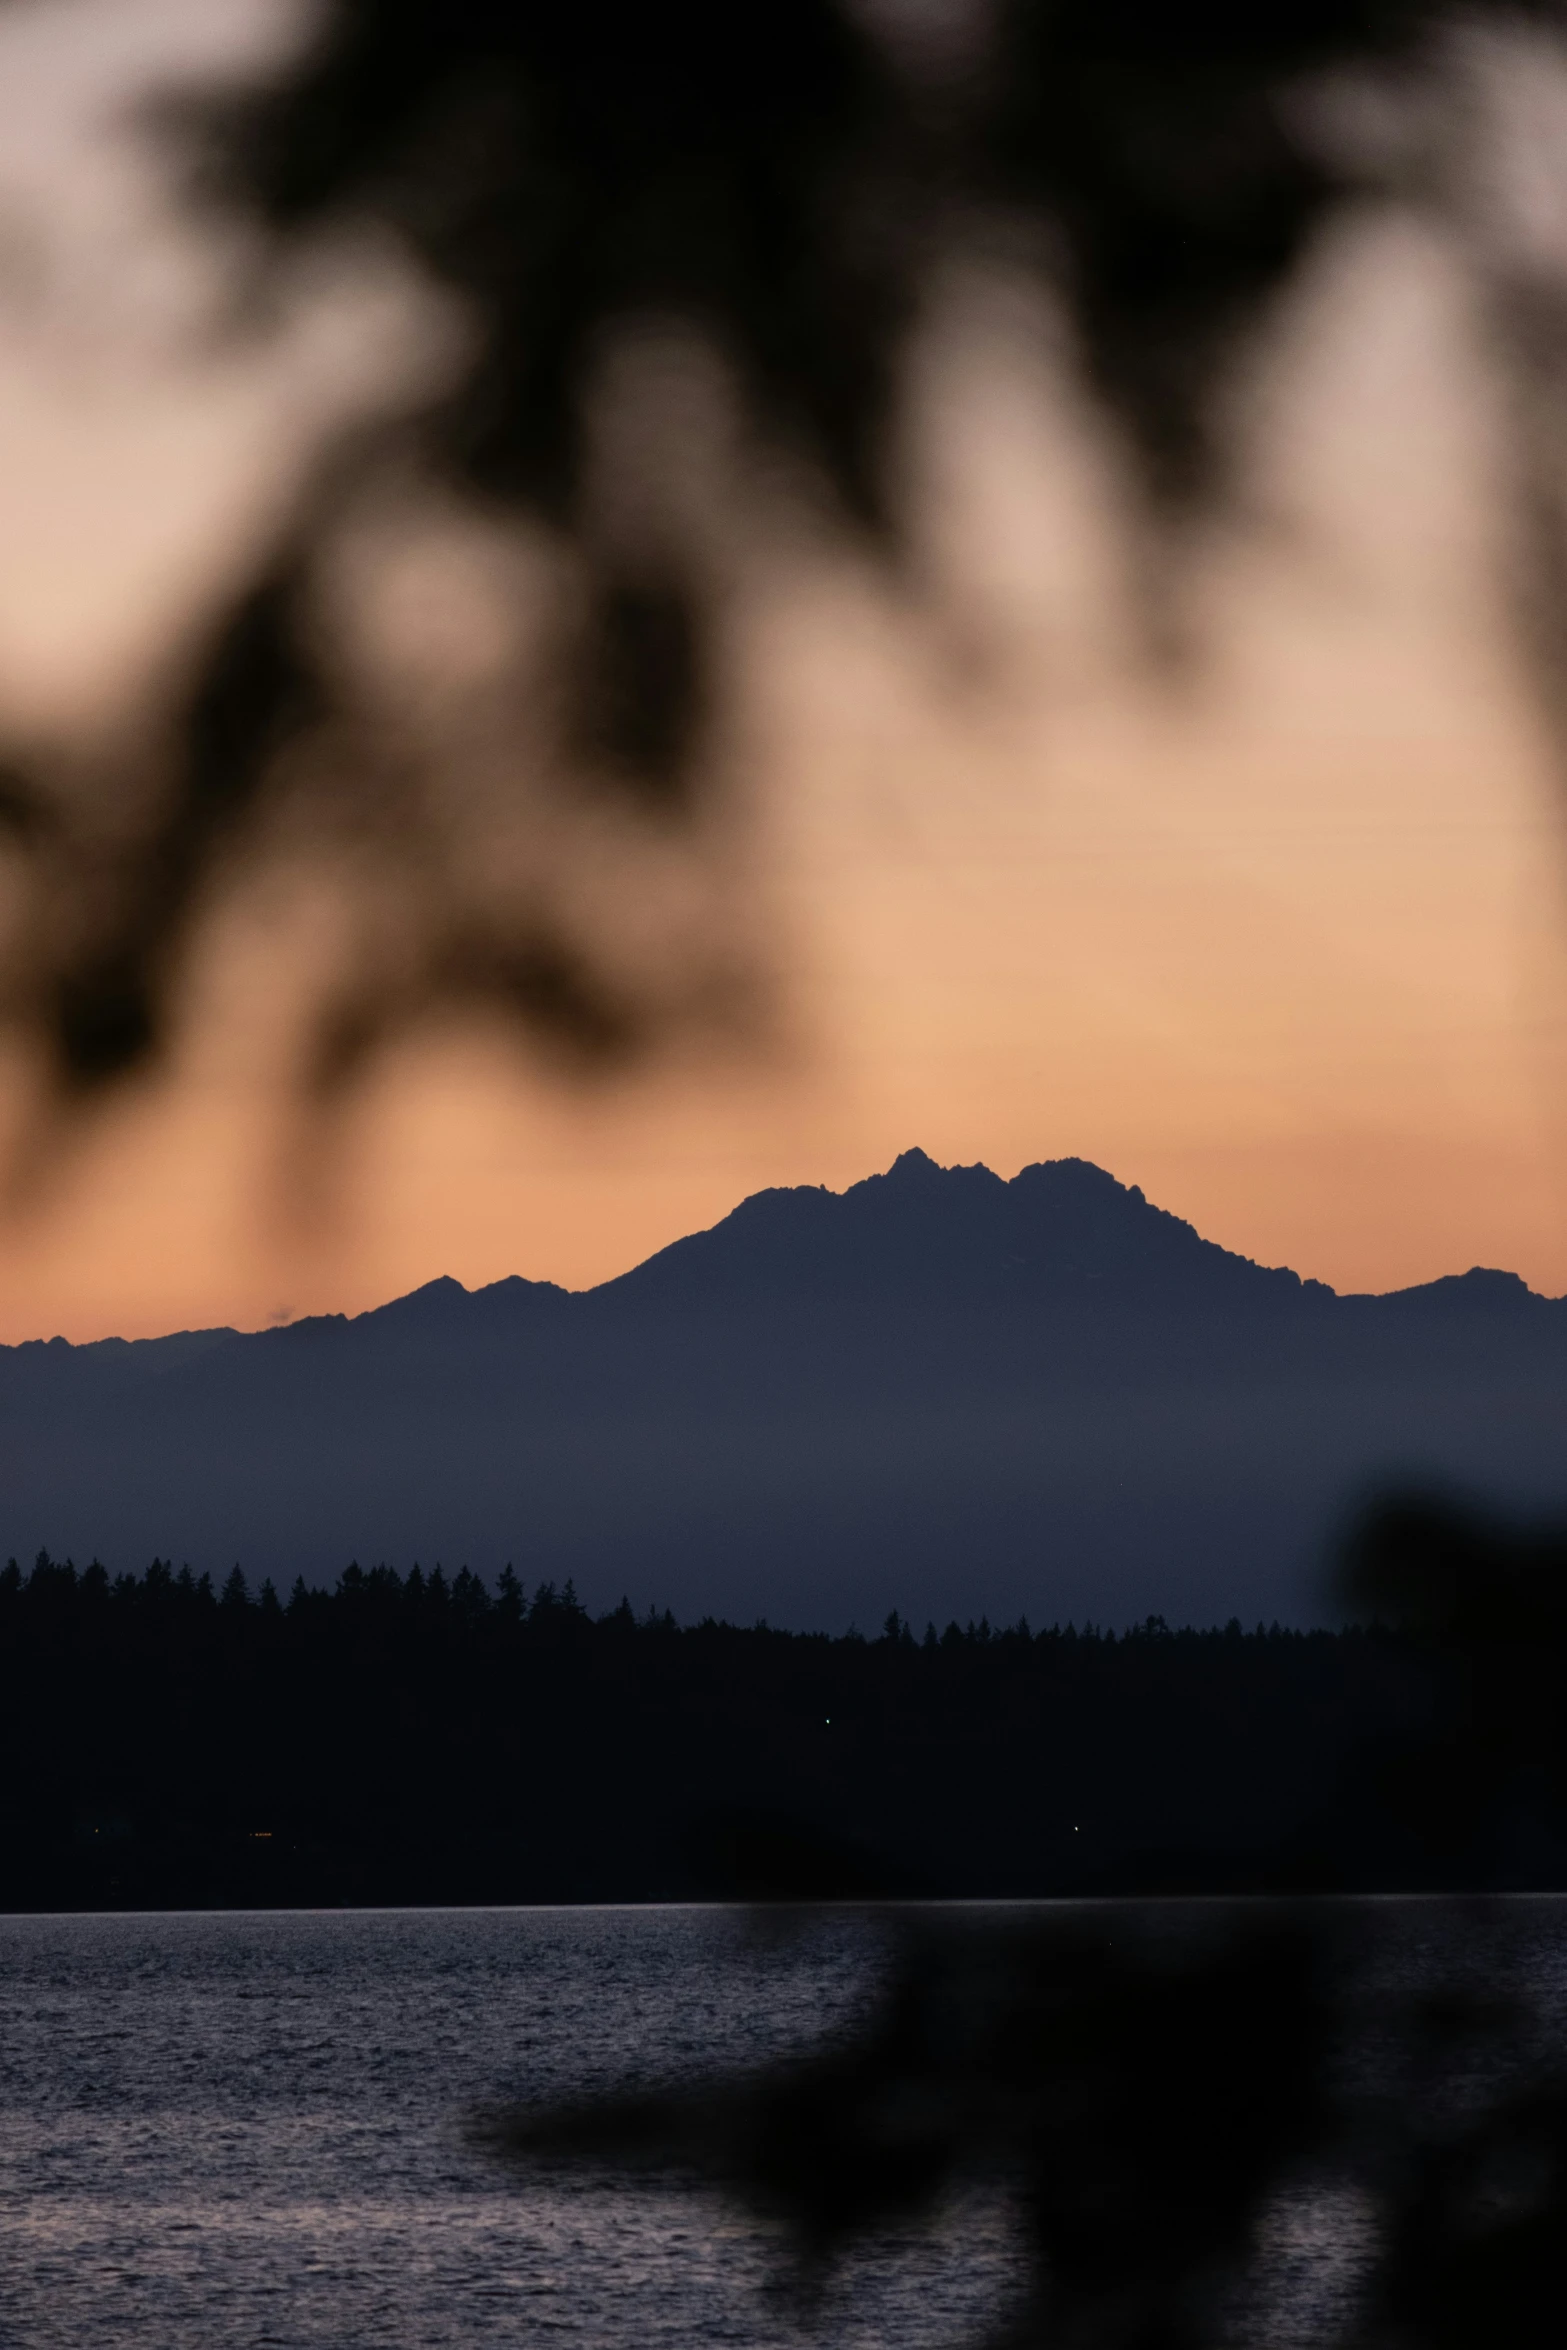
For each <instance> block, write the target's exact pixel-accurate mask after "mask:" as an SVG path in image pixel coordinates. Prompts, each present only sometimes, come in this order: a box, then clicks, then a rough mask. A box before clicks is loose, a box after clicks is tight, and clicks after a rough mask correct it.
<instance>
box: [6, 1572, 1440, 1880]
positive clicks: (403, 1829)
mask: <svg viewBox="0 0 1567 2350" xmlns="http://www.w3.org/2000/svg"><path fill="white" fill-rule="evenodd" d="M1435 1702H1436V1700H1435V1697H1434V1694H1433V1689H1432V1686H1431V1684H1430V1681H1429V1676H1428V1675H1427V1673H1426V1671H1425V1668H1424V1665H1423V1663H1422V1660H1421V1658H1420V1656H1419V1655H1418V1653H1417V1652H1416V1650H1415V1649H1414V1648H1413V1647H1412V1646H1411V1644H1410V1643H1409V1642H1408V1641H1406V1640H1405V1639H1403V1638H1401V1637H1400V1636H1398V1635H1396V1634H1394V1633H1392V1632H1389V1631H1385V1630H1381V1629H1377V1628H1371V1629H1348V1630H1344V1631H1340V1632H1327V1631H1312V1632H1302V1631H1294V1630H1284V1629H1281V1628H1280V1627H1279V1626H1277V1625H1274V1626H1272V1627H1269V1628H1267V1629H1264V1628H1263V1627H1261V1626H1258V1627H1257V1628H1256V1629H1255V1630H1253V1631H1249V1632H1248V1631H1243V1630H1242V1628H1241V1626H1240V1625H1239V1624H1238V1623H1233V1622H1232V1623H1231V1624H1230V1625H1228V1626H1227V1627H1225V1628H1224V1629H1223V1630H1222V1631H1217V1630H1215V1631H1193V1630H1182V1631H1174V1630H1171V1629H1170V1628H1168V1627H1167V1626H1166V1625H1165V1624H1163V1623H1162V1621H1160V1620H1159V1619H1157V1618H1154V1619H1150V1620H1149V1621H1148V1622H1147V1623H1145V1624H1143V1625H1141V1626H1139V1627H1138V1628H1136V1629H1135V1630H1130V1631H1125V1632H1122V1633H1120V1634H1119V1635H1118V1634H1116V1633H1114V1632H1108V1631H1098V1630H1095V1629H1093V1628H1092V1627H1084V1628H1076V1627H1073V1626H1067V1627H1064V1628H1061V1627H1056V1628H1052V1629H1049V1630H1044V1631H1038V1632H1035V1631H1031V1630H1030V1628H1029V1626H1028V1625H1027V1624H1026V1623H1018V1624H1016V1625H1014V1626H1011V1627H1008V1628H1001V1629H996V1628H993V1627H991V1626H990V1625H989V1624H988V1623H986V1622H984V1621H983V1620H981V1621H979V1622H976V1623H970V1624H966V1625H963V1626H959V1625H958V1624H956V1623H952V1624H949V1625H947V1627H946V1628H945V1629H944V1630H940V1631H938V1630H937V1628H936V1627H935V1626H934V1625H931V1626H928V1627H926V1628H924V1629H923V1631H921V1632H918V1633H916V1631H915V1629H914V1628H913V1627H912V1626H910V1625H908V1624H906V1623H905V1622H903V1620H902V1619H901V1618H900V1617H899V1616H897V1615H892V1616H890V1617H889V1618H888V1619H887V1622H886V1623H885V1625H884V1626H883V1627H882V1630H881V1632H880V1634H879V1635H877V1636H875V1637H870V1638H867V1637H864V1636H862V1635H860V1634H858V1633H855V1632H850V1633H847V1634H844V1635H841V1636H837V1637H831V1636H828V1635H825V1634H815V1633H809V1634H802V1633H790V1632H784V1631H779V1630H776V1629H773V1628H770V1627H768V1626H766V1625H764V1624H758V1625H755V1626H751V1627H740V1626H736V1625H732V1624H727V1623H720V1622H716V1621H712V1620H709V1621H705V1622H703V1623H699V1624H695V1625H690V1626H681V1625H679V1624H677V1623H676V1621H675V1619H674V1618H673V1616H671V1615H670V1614H668V1613H667V1612H664V1613H658V1612H656V1611H649V1612H647V1613H645V1614H641V1615H639V1614H637V1613H636V1612H635V1611H634V1610H633V1609H632V1607H631V1606H630V1605H629V1603H627V1602H623V1603H622V1604H621V1605H620V1607H618V1608H616V1609H615V1610H614V1611H612V1612H611V1613H608V1614H605V1615H601V1616H597V1617H595V1616H593V1615H591V1614H590V1613H589V1612H588V1611H587V1610H586V1609H585V1608H584V1607H583V1606H582V1605H581V1604H580V1602H579V1601H578V1600H577V1597H576V1595H575V1593H574V1592H573V1590H572V1587H571V1585H570V1584H569V1583H568V1584H567V1585H566V1586H565V1587H564V1589H561V1590H557V1589H555V1588H554V1586H553V1585H552V1584H550V1583H542V1584H539V1585H537V1586H536V1587H535V1588H534V1589H533V1590H532V1591H531V1592H530V1591H528V1590H527V1589H525V1587H524V1586H523V1584H522V1583H521V1582H520V1581H519V1580H518V1578H517V1577H516V1576H515V1575H514V1574H513V1573H512V1572H511V1571H510V1570H507V1572H506V1573H504V1574H503V1575H502V1576H501V1577H500V1578H499V1580H498V1583H497V1586H496V1588H495V1589H494V1590H493V1591H492V1590H490V1589H488V1588H487V1587H486V1585H485V1584H484V1583H483V1582H482V1581H481V1580H480V1578H478V1577H477V1576H475V1575H472V1574H470V1573H469V1572H468V1571H467V1570H466V1569H463V1570H460V1571H459V1572H458V1573H457V1574H455V1575H454V1576H452V1577H448V1576H447V1575H446V1574H445V1573H444V1572H443V1570H442V1569H441V1568H439V1567H436V1568H434V1569H433V1570H431V1571H430V1572H428V1573H425V1572H423V1571H421V1570H420V1569H418V1568H415V1569H414V1570H413V1571H412V1572H410V1573H409V1574H407V1575H400V1574H398V1573H397V1572H395V1571H394V1570H393V1569H391V1568H388V1567H375V1568H372V1569H369V1570H365V1569H362V1568H361V1567H359V1566H357V1565H355V1566H351V1567H350V1568H349V1569H348V1570H347V1571H346V1572H345V1573H344V1574H343V1576H342V1577H341V1578H340V1579H339V1581H338V1584H337V1586H336V1588H335V1589H334V1590H330V1591H326V1590H311V1589H307V1588H306V1586H305V1585H304V1584H303V1583H302V1582H301V1583H296V1585H295V1586H294V1589H293V1591H292V1592H291V1594H290V1595H289V1597H288V1598H287V1599H286V1600H284V1599H282V1598H281V1597H280V1596H279V1594H278V1593H277V1592H276V1591H275V1590H274V1589H273V1587H272V1586H271V1585H270V1584H267V1583H264V1584H263V1585H262V1586H261V1587H260V1589H259V1590H258V1591H254V1592H252V1591H251V1590H250V1589H249V1588H248V1586H247V1584H246V1582H245V1580H244V1578H243V1576H241V1575H240V1574H239V1573H238V1571H237V1570H236V1571H235V1573H234V1574H232V1575H231V1576H230V1577H229V1578H228V1579H227V1581H226V1582H225V1583H224V1584H223V1585H222V1587H221V1588H218V1587H215V1585H214V1583H213V1581H212V1579H211V1578H209V1577H208V1576H205V1575H202V1576H195V1575H193V1574H192V1573H191V1572H190V1571H189V1569H181V1570H180V1571H178V1572H176V1571H174V1569H173V1567H172V1566H171V1564H170V1563H168V1562H166V1561H163V1560H156V1561H154V1562H153V1564H152V1566H151V1567H149V1568H148V1570H147V1571H146V1573H145V1574H143V1575H140V1576H136V1575H129V1574H119V1575H115V1576H113V1577H111V1576H110V1575H109V1574H108V1573H107V1572H106V1571H105V1569H104V1568H102V1567H101V1566H99V1565H97V1564H93V1565H90V1566H88V1567H86V1568H85V1569H81V1570H78V1569H77V1568H76V1567H75V1566H74V1565H72V1563H71V1562H69V1561H65V1562H63V1563H62V1562H56V1561H54V1560H52V1559H50V1558H49V1557H48V1556H47V1554H41V1555H40V1556H39V1558H38V1559H37V1560H36V1562H35V1563H34V1565H33V1566H32V1568H31V1569H30V1570H27V1571H25V1572H24V1571H23V1570H22V1569H21V1568H20V1567H19V1566H18V1565H17V1564H16V1562H15V1561H12V1562H11V1563H10V1564H8V1565H7V1567H6V1568H5V1570H4V1571H3V1573H0V1725H3V1726H0V1742H3V1743H0V1754H3V1766H4V1769H5V1773H6V1785H7V1790H8V1802H7V1806H6V1812H5V1823H4V1828H3V1830H0V1839H3V1840H0V1903H3V1904H4V1905H5V1906H8V1907H11V1908H30V1907H38V1906H49V1907H54V1906H77V1905H86V1906H100V1905H103V1906H115V1905H126V1906H138V1905H157V1904H162V1903H169V1904H178V1905H186V1904H190V1905H202V1904H206V1903H226V1902H257V1901H260V1902H267V1901H273V1902H293V1901H304V1902H312V1903H314V1902H338V1901H349V1902H401V1901H445V1900H451V1901H529V1900H592V1899H606V1900H609V1899H633V1900H634V1899H648V1898H671V1897H687V1896H694V1895H702V1894H720V1895H722V1894H736V1893H756V1892H771V1893H776V1894H784V1895H787V1894H794V1893H799V1894H806V1893H812V1894H821V1893H829V1894H831V1893H838V1894H844V1895H854V1894H861V1893H865V1894H870V1893H911V1894H913V1893H928V1894H933V1895H934V1894H939V1895H1021V1894H1044V1893H1058V1892H1065V1891H1093V1890H1105V1891H1111V1890H1116V1891H1126V1890H1135V1889H1147V1890H1176V1889H1192V1890H1202V1889H1213V1890H1217V1889H1221V1888H1236V1887H1256V1888H1259V1889H1260V1888H1263V1887H1280V1886H1288V1885H1301V1886H1305V1885H1322V1884H1343V1885H1355V1884H1368V1885H1369V1884H1383V1883H1392V1882H1419V1881H1422V1879H1423V1876H1424V1874H1425V1873H1426V1866H1427V1864H1426V1862H1425V1860H1424V1859H1423V1857H1422V1855H1421V1854H1420V1852H1419V1851H1418V1850H1417V1849H1415V1848H1414V1847H1412V1846H1410V1845H1409V1844H1408V1843H1407V1841H1401V1840H1400V1837H1399V1836H1398V1834H1396V1833H1395V1832H1394V1831H1393V1830H1392V1829H1390V1828H1389V1827H1388V1826H1387V1825H1386V1824H1385V1823H1383V1824H1380V1825H1378V1824H1373V1821H1372V1818H1371V1816H1370V1815H1369V1814H1368V1811H1367V1807H1366V1805H1365V1803H1364V1801H1363V1800H1362V1797H1363V1793H1364V1788H1365V1785H1366V1783H1367V1772H1368V1770H1374V1769H1375V1767H1376V1765H1375V1757H1376V1755H1377V1753H1378V1751H1379V1750H1380V1749H1383V1748H1387V1749H1391V1748H1393V1747H1395V1746H1404V1745H1407V1743H1408V1741H1409V1739H1410V1737H1411V1736H1412V1735H1413V1736H1416V1737H1418V1736H1420V1735H1422V1734H1423V1732H1424V1728H1425V1727H1428V1726H1429V1723H1430V1721H1431V1719H1432V1715H1433V1707H1434V1705H1435Z"/></svg>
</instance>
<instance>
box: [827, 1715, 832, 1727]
mask: <svg viewBox="0 0 1567 2350" xmlns="http://www.w3.org/2000/svg"><path fill="white" fill-rule="evenodd" d="M827 1727H828V1729H829V1730H830V1729H831V1728H832V1715H831V1714H829V1715H828V1716H827Z"/></svg>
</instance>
